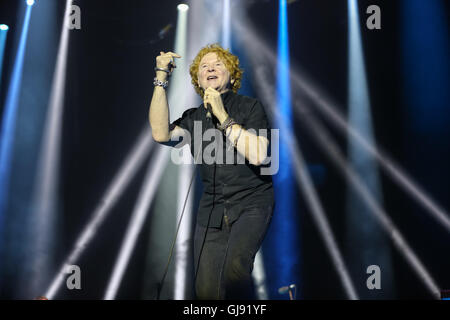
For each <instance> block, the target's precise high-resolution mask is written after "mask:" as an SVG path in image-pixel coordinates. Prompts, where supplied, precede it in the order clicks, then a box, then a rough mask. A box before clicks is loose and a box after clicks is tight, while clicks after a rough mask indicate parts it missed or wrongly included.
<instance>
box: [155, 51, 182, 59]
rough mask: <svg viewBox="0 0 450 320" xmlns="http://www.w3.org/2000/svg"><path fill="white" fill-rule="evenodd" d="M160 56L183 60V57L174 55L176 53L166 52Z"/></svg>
mask: <svg viewBox="0 0 450 320" xmlns="http://www.w3.org/2000/svg"><path fill="white" fill-rule="evenodd" d="M159 54H160V55H162V56H170V57H172V58H181V56H180V55H179V54H177V53H174V52H164V51H161V52H160V53H159Z"/></svg>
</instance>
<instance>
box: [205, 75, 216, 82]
mask: <svg viewBox="0 0 450 320" xmlns="http://www.w3.org/2000/svg"><path fill="white" fill-rule="evenodd" d="M206 79H207V80H208V81H209V80H215V79H217V76H209V77H208V78H206Z"/></svg>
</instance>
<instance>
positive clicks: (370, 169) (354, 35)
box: [345, 0, 394, 299]
mask: <svg viewBox="0 0 450 320" xmlns="http://www.w3.org/2000/svg"><path fill="white" fill-rule="evenodd" d="M359 21H360V20H359V14H358V3H357V1H356V0H348V39H349V41H348V99H347V100H348V123H349V125H350V126H352V127H353V128H355V130H357V131H358V132H359V134H361V135H362V136H364V137H365V139H366V140H367V141H368V142H369V143H370V144H372V145H374V144H375V140H374V137H373V129H372V115H371V114H372V111H371V108H370V98H369V88H368V84H367V76H366V68H365V61H364V53H363V47H362V41H361V31H360V27H359ZM347 154H348V160H347V161H348V162H349V165H350V166H352V167H353V168H354V170H355V173H356V174H357V175H359V176H361V177H364V180H365V183H366V185H367V187H368V188H369V189H370V191H371V192H372V194H373V195H374V198H375V200H376V201H377V202H378V203H382V202H383V200H382V190H381V183H380V178H379V174H378V166H377V164H376V159H375V157H373V156H372V155H370V154H368V153H367V152H365V150H364V149H363V148H361V146H360V145H359V143H358V142H357V141H356V140H355V139H354V138H352V137H351V136H349V137H348V139H347ZM346 192H347V194H346V209H345V210H346V217H345V221H346V225H347V230H348V232H346V239H347V240H346V243H347V244H348V246H347V248H346V249H347V256H348V259H349V265H350V266H360V265H364V266H369V265H372V264H376V265H379V266H380V267H381V268H382V270H383V276H384V281H386V282H388V283H393V279H392V263H391V256H390V250H389V248H390V246H389V242H388V239H387V237H386V235H385V234H384V233H383V232H381V231H382V230H381V229H380V226H379V225H378V223H377V221H376V220H375V219H374V218H373V216H372V215H371V213H370V212H368V211H369V210H368V208H367V206H366V205H365V204H364V202H363V201H362V200H361V198H360V197H359V196H358V194H357V192H356V191H355V190H354V189H353V188H347V191H346ZM355 243H358V245H357V246H355V245H354V244H355ZM351 269H352V268H351ZM352 271H353V275H354V276H355V277H356V276H357V275H360V276H359V277H358V278H357V280H356V283H357V284H358V288H359V291H360V292H361V295H362V298H363V299H368V298H370V297H372V296H373V295H374V292H373V291H370V290H369V291H367V290H365V289H366V285H365V281H364V280H365V275H363V274H361V273H360V272H358V271H359V269H357V268H355V269H352ZM393 291H394V287H393V286H390V287H389V288H385V290H383V292H382V295H381V296H380V293H376V295H377V297H382V298H383V299H390V298H392V296H391V295H392V293H393Z"/></svg>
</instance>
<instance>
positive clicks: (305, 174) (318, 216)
mask: <svg viewBox="0 0 450 320" xmlns="http://www.w3.org/2000/svg"><path fill="white" fill-rule="evenodd" d="M247 30H248V29H247ZM254 49H256V50H255V51H250V52H249V53H250V55H252V56H257V53H258V52H260V53H261V52H263V51H265V50H262V51H260V50H258V49H262V48H254V47H252V49H251V50H254ZM258 64H261V65H264V64H265V63H262V61H255V66H256V65H258ZM255 70H256V74H255V79H268V78H269V77H268V74H266V72H265V69H263V68H256V69H255ZM254 85H255V88H256V89H257V91H258V92H259V93H260V96H261V98H262V100H263V102H264V103H265V105H267V106H272V107H271V108H269V109H268V111H269V112H270V113H269V115H270V116H271V117H272V118H274V119H275V118H278V117H279V115H278V113H279V110H278V109H276V108H275V107H274V106H275V105H276V103H275V92H274V88H273V87H271V86H270V85H269V82H268V81H256V83H255V84H254ZM280 130H284V131H285V134H284V135H283V136H282V138H283V139H284V141H283V143H284V144H286V145H287V146H288V148H289V150H290V152H291V154H292V155H293V156H292V162H293V168H294V171H295V178H296V180H297V182H298V184H299V186H300V191H301V192H302V194H303V197H304V199H305V201H306V205H307V206H308V209H309V210H310V213H311V216H312V218H313V221H314V223H315V225H316V227H317V229H318V230H319V234H320V236H321V238H322V240H323V241H324V243H325V247H326V249H327V251H328V254H329V255H330V257H331V260H332V261H333V265H334V268H335V270H336V273H337V274H338V275H339V278H340V281H341V283H342V286H343V287H344V290H345V293H346V295H347V298H348V299H351V300H357V299H359V297H358V295H357V292H356V290H355V287H354V284H353V281H352V279H351V278H350V274H349V272H348V270H347V265H346V263H345V261H344V259H343V257H342V254H341V251H340V249H339V247H338V245H337V243H338V242H337V241H336V238H335V236H334V233H333V230H332V229H331V226H330V224H329V222H328V220H327V216H326V214H325V211H324V209H323V206H322V204H321V202H320V199H319V196H318V194H317V191H316V190H315V187H314V184H313V182H312V178H311V177H310V173H309V170H308V169H307V165H306V162H305V160H304V157H303V155H302V152H301V150H300V147H299V146H298V143H297V142H296V138H295V136H294V135H293V132H292V131H289V130H286V129H285V128H280Z"/></svg>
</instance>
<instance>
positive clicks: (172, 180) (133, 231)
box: [104, 6, 192, 300]
mask: <svg viewBox="0 0 450 320" xmlns="http://www.w3.org/2000/svg"><path fill="white" fill-rule="evenodd" d="M186 7H187V6H186ZM178 9H179V12H178V18H177V27H176V34H175V46H174V51H175V52H176V53H177V54H179V55H181V56H182V58H181V59H177V61H176V65H177V69H176V70H175V71H174V73H173V75H172V78H171V83H172V85H171V87H170V89H169V92H168V101H169V105H170V110H171V113H175V116H177V115H178V114H179V115H181V114H182V112H183V108H184V107H185V106H184V105H182V104H181V103H180V101H181V102H182V103H185V101H186V99H185V97H186V90H185V87H186V83H185V81H186V80H187V79H189V73H188V70H187V61H186V58H185V57H186V55H187V54H186V48H187V46H186V45H187V9H185V10H184V9H183V7H182V8H181V9H180V6H179V8H178ZM185 150H189V149H188V148H185ZM168 151H171V150H169V149H167V147H162V146H158V148H157V155H155V157H157V160H155V161H154V163H153V164H151V165H150V166H149V169H148V174H147V178H146V179H145V181H144V183H143V185H142V188H141V194H140V195H139V198H138V201H137V205H136V207H135V209H134V210H133V214H132V217H131V219H130V222H129V225H128V229H127V232H126V234H125V237H124V240H123V242H122V246H121V248H120V251H119V254H118V256H117V259H116V262H115V264H114V269H113V272H112V274H111V277H110V280H109V282H108V288H107V290H106V292H105V296H104V299H105V300H112V299H115V298H116V296H117V292H118V289H119V287H120V283H121V282H122V279H123V276H124V274H125V271H126V268H127V265H128V263H129V260H130V258H131V253H132V251H133V250H134V247H135V245H136V240H137V235H138V234H139V232H140V230H141V228H142V226H143V222H144V220H145V217H146V215H147V212H148V211H149V207H150V205H151V203H152V201H153V198H154V197H155V196H156V194H157V190H161V188H164V186H169V188H170V189H171V190H174V188H176V186H178V199H177V202H174V201H173V195H167V196H166V197H165V199H164V202H166V203H167V204H172V205H173V206H172V207H171V208H173V212H175V213H177V215H175V217H176V218H175V219H171V220H174V222H173V221H171V223H173V225H176V223H177V221H179V219H180V215H181V212H182V208H183V204H184V200H185V197H186V190H188V188H189V184H190V176H191V175H192V168H190V167H191V166H186V167H185V166H176V165H175V164H173V163H172V162H170V161H168V159H169V158H168V157H167V154H168ZM188 153H189V151H186V152H185V154H188ZM168 172H170V176H169V175H167V173H168ZM161 175H164V179H162V181H161V182H160V177H161ZM158 198H159V197H158ZM189 200H190V201H189V204H188V205H187V206H186V209H185V213H184V216H183V221H182V224H181V226H180V232H179V234H178V239H177V242H176V247H175V250H176V254H175V259H174V261H173V262H174V264H175V275H174V287H173V292H172V295H173V297H174V299H176V300H182V299H185V294H186V292H185V291H186V287H188V286H189V284H188V283H187V278H188V277H187V275H186V272H187V269H188V266H187V261H189V258H188V255H189V246H188V245H187V244H186V243H187V242H188V240H189V234H190V229H191V228H190V225H191V223H190V220H191V219H192V217H191V215H192V209H191V204H192V194H190V197H189ZM169 210H170V209H169ZM155 212H158V210H157V209H155ZM159 218H161V217H159V216H156V217H153V219H152V220H153V223H152V224H155V222H156V221H159ZM164 218H168V215H167V214H166V215H165V217H164ZM156 224H158V225H159V223H156ZM159 231H160V232H161V231H163V232H164V233H165V235H164V236H163V237H161V238H162V239H164V240H166V241H167V243H170V242H171V240H172V239H171V238H170V237H168V234H170V232H169V230H167V228H161V227H160V230H159ZM167 254H169V252H167ZM161 265H162V266H164V265H163V264H162V263H161ZM162 276H163V274H161V277H162ZM166 287H168V285H167V284H166ZM169 289H172V288H169ZM171 298H172V296H171Z"/></svg>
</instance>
